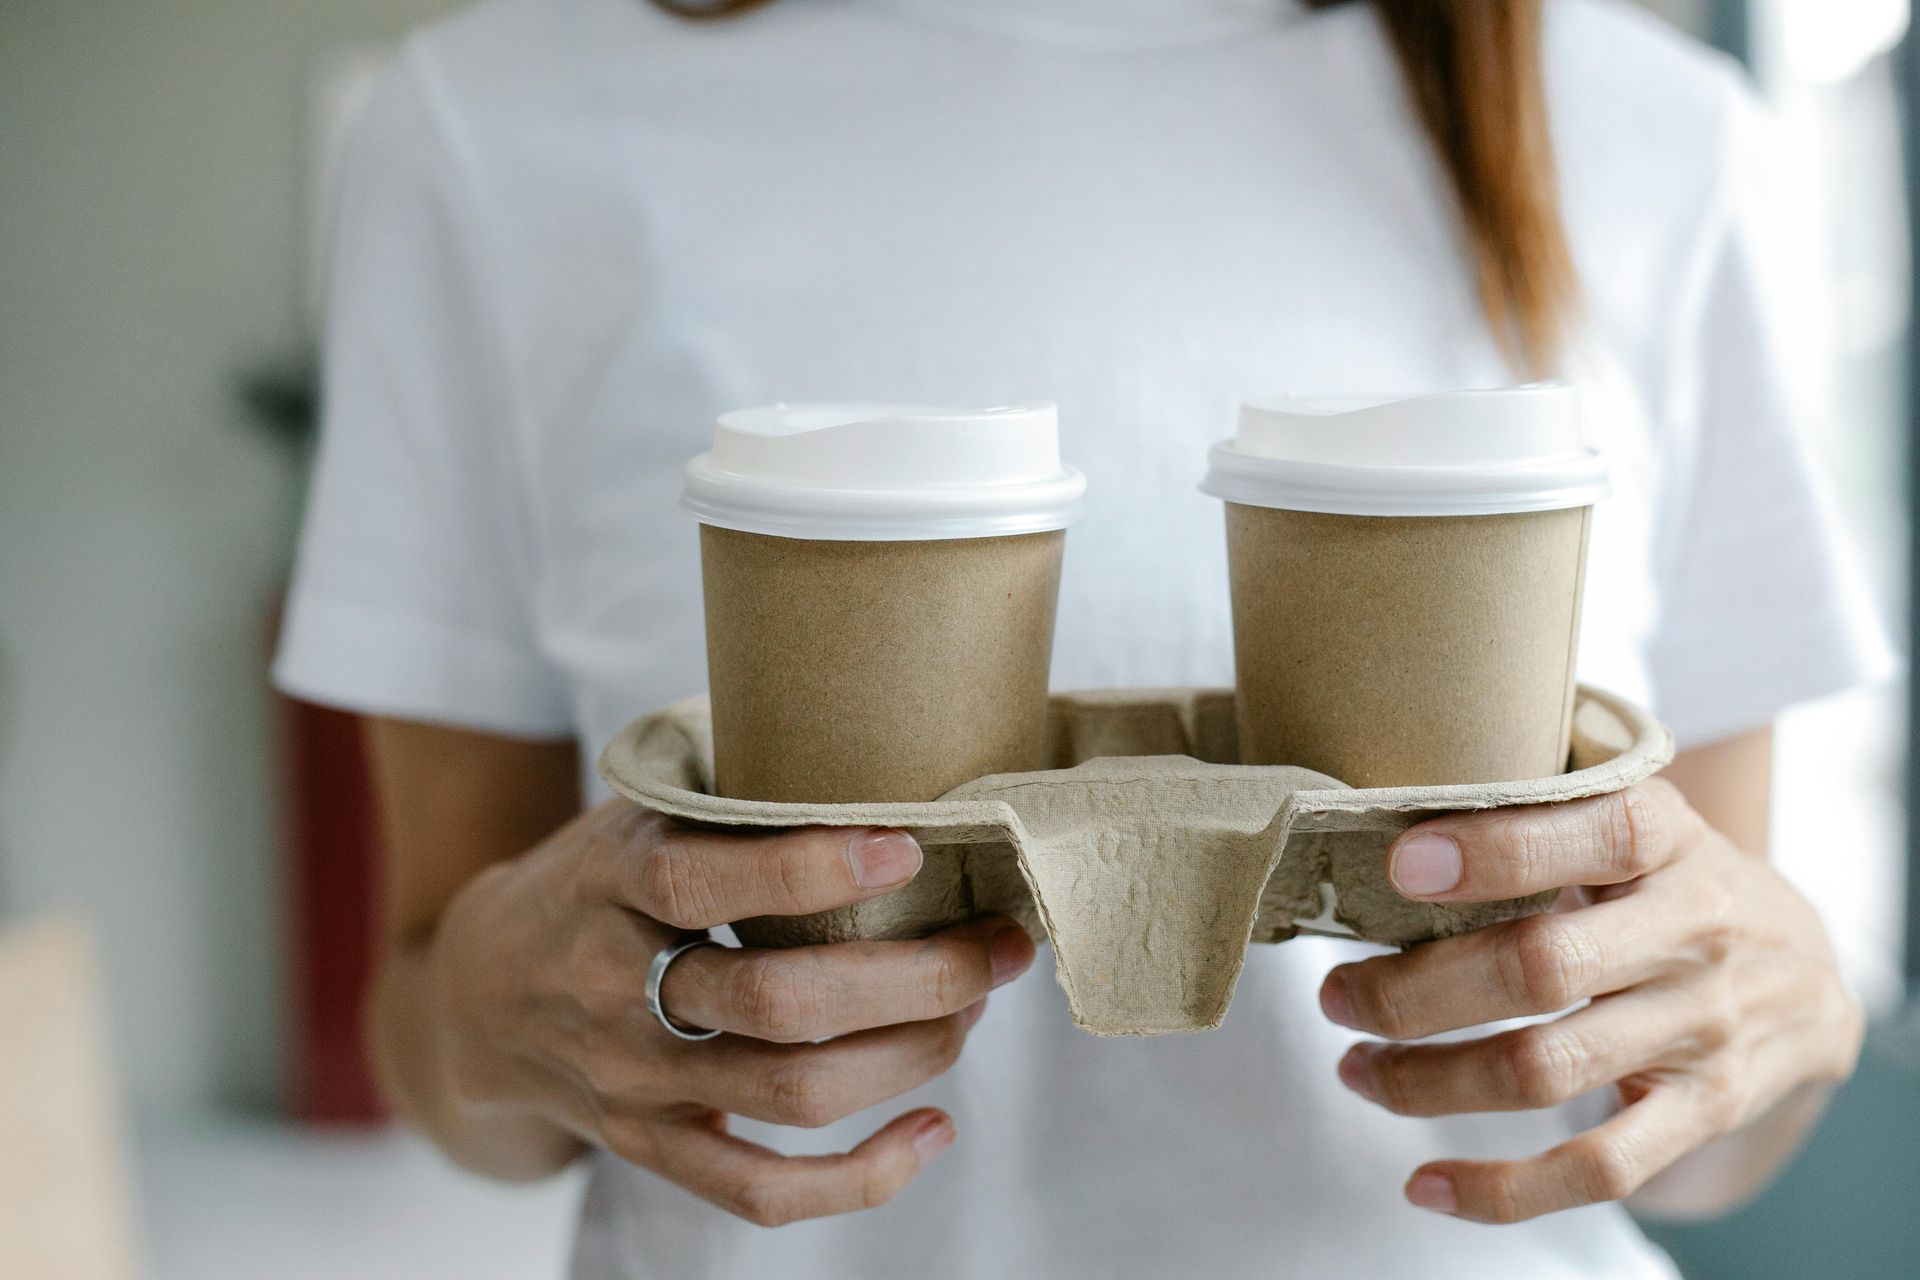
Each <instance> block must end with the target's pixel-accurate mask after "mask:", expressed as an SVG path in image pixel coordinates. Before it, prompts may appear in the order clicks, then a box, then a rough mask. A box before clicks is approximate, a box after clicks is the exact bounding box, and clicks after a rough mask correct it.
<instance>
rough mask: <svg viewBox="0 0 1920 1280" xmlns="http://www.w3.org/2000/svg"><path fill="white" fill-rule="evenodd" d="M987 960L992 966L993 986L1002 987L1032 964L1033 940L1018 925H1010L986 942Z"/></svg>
mask: <svg viewBox="0 0 1920 1280" xmlns="http://www.w3.org/2000/svg"><path fill="white" fill-rule="evenodd" d="M987 958H988V961H989V963H990V964H992V966H993V985H994V986H996V987H998V986H1003V985H1005V984H1006V983H1009V982H1012V981H1013V980H1014V979H1015V978H1017V977H1019V976H1020V975H1021V974H1023V973H1025V972H1026V971H1027V966H1028V965H1030V964H1032V963H1033V939H1031V938H1029V937H1027V931H1026V930H1025V929H1023V928H1021V927H1020V926H1019V925H1017V924H1010V925H1008V926H1006V927H1005V928H1004V929H1001V930H1000V931H999V932H998V933H996V934H994V935H993V937H992V939H991V940H989V941H988V943H987Z"/></svg>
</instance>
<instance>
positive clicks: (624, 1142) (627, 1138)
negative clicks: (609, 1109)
mask: <svg viewBox="0 0 1920 1280" xmlns="http://www.w3.org/2000/svg"><path fill="white" fill-rule="evenodd" d="M600 1138H601V1142H602V1144H603V1145H604V1146H605V1147H606V1149H607V1150H608V1151H611V1152H612V1153H613V1154H614V1155H616V1156H619V1157H620V1158H621V1159H622V1160H625V1161H626V1162H627V1163H629V1164H636V1165H639V1166H640V1167H642V1168H649V1167H651V1166H652V1164H653V1162H654V1143H653V1134H652V1132H651V1131H650V1130H649V1129H648V1128H647V1126H646V1124H645V1123H644V1122H643V1121H641V1120H640V1119H639V1118H638V1117H635V1116H628V1115H615V1116H607V1117H606V1118H604V1119H603V1120H602V1121H601V1124H600Z"/></svg>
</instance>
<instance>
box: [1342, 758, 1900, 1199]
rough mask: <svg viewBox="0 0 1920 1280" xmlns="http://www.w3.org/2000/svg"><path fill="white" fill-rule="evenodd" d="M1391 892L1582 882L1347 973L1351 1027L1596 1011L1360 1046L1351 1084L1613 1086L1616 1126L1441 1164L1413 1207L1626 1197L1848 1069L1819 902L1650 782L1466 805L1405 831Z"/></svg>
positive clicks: (1486, 1092)
mask: <svg viewBox="0 0 1920 1280" xmlns="http://www.w3.org/2000/svg"><path fill="white" fill-rule="evenodd" d="M1389 874H1390V876H1391V878H1392V880H1393V883H1394V886H1395V887H1396V888H1397V889H1398V890H1399V891H1400V892H1401V893H1402V894H1404V895H1405V896H1407V897H1409V898H1414V899H1417V900H1420V901H1426V902H1477V901H1491V900H1497V899H1502V898H1517V897H1521V896H1523V895H1525V894H1531V893H1538V892H1541V891H1543V890H1548V889H1566V890H1570V891H1571V892H1569V893H1566V894H1563V895H1562V898H1561V903H1560V906H1561V908H1562V909H1560V910H1556V911H1554V912H1550V913H1548V914H1545V915H1538V916H1532V917H1529V918H1526V919H1521V920H1514V921H1511V922H1508V923H1506V924H1499V925H1494V926H1491V927H1489V928H1485V929H1481V930H1478V931H1476V932H1473V933H1468V934H1462V935H1459V936H1457V937H1452V938H1445V939H1441V940H1439V941H1436V942H1429V943H1426V944H1424V945H1421V946H1418V947H1414V948H1412V949H1411V950H1408V951H1405V952H1401V953H1399V954H1397V955H1389V956H1380V957H1377V958H1374V959H1370V960H1364V961H1361V962H1359V963H1356V964H1346V965H1341V966H1340V967H1338V968H1336V969H1334V970H1333V972H1332V973H1330V974H1329V975H1328V976H1327V980H1326V983H1325V985H1324V986H1323V987H1322V988H1321V991H1320V1003H1321V1007H1322V1008H1323V1009H1324V1010H1325V1011H1326V1014H1327V1016H1328V1017H1329V1018H1332V1019H1333V1020H1334V1021H1335V1022H1337V1023H1339V1024H1341V1025H1342V1026H1347V1027H1352V1028H1354V1029H1355V1030H1357V1031H1365V1032H1369V1033H1371V1034H1373V1035H1377V1036H1383V1037H1386V1038H1387V1039H1388V1040H1413V1039H1418V1038H1420V1037H1423V1036H1430V1035H1435V1034H1437V1033H1439V1032H1443V1031H1452V1030H1456V1029H1458V1028H1462V1027H1472V1026H1478V1025H1480V1024H1482V1023H1486V1022H1492V1021H1495V1020H1497V1019H1502V1018H1514V1017H1520V1016H1522V1015H1528V1014H1543V1013H1552V1012H1554V1011H1556V1010H1560V1009H1564V1008H1566V1007H1568V1006H1569V1005H1572V1004H1575V1003H1577V1002H1579V1001H1582V1000H1587V1001H1590V1003H1588V1004H1587V1005H1586V1006H1585V1007H1584V1008H1581V1009H1578V1010H1576V1011H1575V1012H1573V1013H1569V1014H1567V1015H1566V1016H1564V1017H1562V1018H1559V1019H1558V1020H1556V1021H1553V1022H1546V1023H1540V1024H1536V1025H1532V1026H1526V1027H1522V1028H1519V1029H1516V1030H1510V1031H1504V1032H1500V1033H1498V1034H1496V1035H1491V1036H1487V1037H1485V1038H1482V1039H1478V1040H1469V1041H1463V1042H1458V1043H1444V1044H1429V1045H1396V1044H1379V1043H1374V1042H1368V1043H1362V1044H1358V1045H1355V1046H1354V1047H1353V1049H1351V1050H1350V1051H1349V1052H1348V1053H1347V1055H1346V1057H1344V1058H1343V1059H1341V1062H1340V1078H1341V1079H1342V1080H1343V1081H1344V1082H1345V1083H1346V1084H1347V1086H1348V1087H1349V1088H1352V1089H1353V1090H1355V1091H1356V1092H1358V1093H1360V1094H1361V1095H1363V1096H1365V1097H1367V1098H1369V1099H1371V1100H1373V1101H1375V1102H1377V1103H1379V1104H1380V1105H1381V1106H1383V1107H1386V1108H1387V1109H1388V1110H1390V1111H1395V1112H1399V1113H1400V1114H1402V1115H1409V1116H1439V1115H1451V1114H1454V1113H1458V1112H1467V1111H1522V1110H1531V1109H1534V1108H1540V1107H1551V1106H1555V1105H1557V1104H1559V1103H1562V1102H1566V1101H1568V1100H1569V1099H1572V1098H1574V1097H1577V1096H1578V1095H1580V1094H1583V1093H1585V1092H1587V1091H1588V1090H1590V1089H1594V1088H1597V1087H1599V1086H1601V1085H1607V1084H1613V1085H1616V1086H1617V1088H1618V1092H1619V1097H1620V1102H1621V1103H1622V1106H1621V1109H1620V1110H1619V1111H1618V1112H1617V1113H1616V1114H1614V1115H1613V1116H1611V1117H1610V1118H1609V1119H1607V1120H1606V1121H1605V1122H1604V1123H1602V1124H1600V1125H1597V1126H1596V1127H1594V1128H1592V1129H1589V1130H1587V1131H1586V1132H1584V1133H1581V1134H1578V1135H1576V1136H1575V1137H1573V1138H1572V1139H1570V1140H1569V1141H1567V1142H1564V1143H1562V1144H1560V1145H1559V1146H1557V1147H1555V1148H1553V1149H1552V1150H1550V1151H1547V1152H1545V1153H1543V1154H1541V1155H1537V1156H1533V1157H1531V1158H1529V1159H1523V1160H1442V1161H1435V1162H1433V1163H1430V1164H1427V1165H1424V1166H1422V1167H1421V1168H1420V1169H1418V1170H1416V1171H1415V1172H1414V1174H1413V1177H1412V1178H1411V1179H1410V1180H1409V1181H1408V1183H1407V1188H1406V1195H1407V1198H1408V1199H1409V1200H1411V1201H1412V1202H1413V1203H1415V1204H1417V1205H1420V1206H1422V1207H1424V1208H1428V1209H1434V1210H1437V1211H1439V1212H1443V1213H1451V1214H1455V1215H1457V1216H1459V1217H1462V1218H1468V1219H1472V1220H1474V1221H1476V1222H1518V1221H1521V1220H1522V1219H1526V1218H1532V1217H1535V1216H1537V1215H1539V1214H1543V1213H1551V1212H1554V1211H1555V1210H1558V1209H1569V1208H1573V1207H1574V1206H1576V1205H1583V1204H1590V1203H1593V1202H1595V1201H1600V1200H1617V1199H1621V1198H1624V1197H1626V1196H1628V1195H1631V1194H1632V1193H1633V1192H1634V1191H1636V1190H1638V1189H1639V1188H1640V1186H1641V1185H1642V1184H1643V1183H1645V1182H1646V1181H1647V1180H1648V1179H1649V1178H1651V1177H1653V1176H1654V1175H1655V1174H1657V1173H1659V1172H1660V1171H1661V1170H1662V1169H1665V1168H1666V1167H1668V1166H1669V1165H1671V1164H1673V1163H1674V1162H1675V1161H1676V1160H1678V1159H1679V1158H1680V1157H1682V1156H1684V1155H1686V1154H1687V1153H1689V1152H1691V1151H1693V1150H1694V1149H1695V1148H1697V1147H1700V1146H1702V1145H1703V1144H1705V1143H1707V1142H1708V1141H1710V1140H1711V1139H1713V1138H1716V1137H1719V1136H1720V1135H1722V1134H1726V1133H1730V1132H1732V1131H1734V1130H1737V1129H1739V1128H1741V1127H1742V1126H1744V1125H1746V1124H1748V1123H1750V1122H1751V1121H1753V1120H1755V1119H1756V1118H1757V1117H1760V1116H1762V1115H1764V1114H1765V1113H1767V1112H1768V1111H1769V1110H1770V1109H1771V1108H1773V1107H1774V1106H1775V1105H1776V1104H1778V1103H1780V1102H1781V1101H1782V1100H1784V1099H1785V1098H1786V1097H1787V1096H1788V1095H1789V1094H1790V1093H1792V1092H1793V1091H1794V1090H1795V1089H1796V1088H1798V1087H1800V1086H1802V1085H1807V1084H1811V1083H1815V1082H1834V1081H1839V1080H1843V1079H1845V1078H1846V1077H1847V1076H1848V1075H1850V1074H1851V1073H1852V1071H1853V1066H1854V1061H1855V1059H1856V1058H1857V1057H1858V1055H1859V1051H1860V1041H1861V1036H1862V1025H1863V1019H1862V1016H1861V1012H1860V1009H1859V1006H1858V1005H1857V1004H1856V1003H1855V1001H1854V1000H1853V998H1852V997H1851V996H1850V995H1849V994H1848V992H1847V991H1846V989H1845V987H1844V986H1843V985H1842V983H1841V980H1840V977H1839V974H1838V971H1837V970H1836V967H1835V964H1834V957H1833V951H1832V948H1831V947H1830V946H1829V944H1828V941H1827V938H1826V934H1825V932H1824V931H1823V930H1822V928H1821V925H1820V922H1819V920H1818V919H1817V918H1816V917H1815V915H1814V912H1813V909H1812V908H1811V907H1810V906H1809V905H1808V904H1807V902H1806V900H1805V899H1803V898H1802V897H1801V896H1800V895H1799V894H1798V893H1796V892H1795V891H1794V889H1793V888H1792V887H1791V886H1790V885H1789V884H1788V883H1787V882H1786V880H1785V879H1783V878H1782V877H1781V876H1780V874H1779V873H1778V872H1777V871H1775V870H1774V869H1773V868H1772V867H1771V866H1769V865H1768V864H1767V862H1766V860H1765V859H1764V858H1761V857H1758V856H1755V855H1752V854H1748V853H1744V852H1742V851H1741V850H1739V849H1737V848H1735V847H1734V846H1733V844H1732V843H1731V842H1729V841H1728V840H1727V839H1726V838H1725V837H1724V836H1722V835H1721V834H1720V833H1719V832H1717V831H1715V830H1714V829H1713V828H1712V827H1710V826H1708V825H1707V824H1706V822H1705V821H1704V820H1702V819H1701V818H1700V816H1699V815H1698V814H1696V813H1695V812H1694V811H1693V810H1692V809H1691V808H1690V807H1689V806H1688V804H1687V802H1686V801H1685V799H1683V798H1682V796H1681V794H1680V792H1679V791H1678V789H1676V788H1675V787H1673V786H1672V785H1670V784H1668V783H1666V782H1664V781H1662V780H1660V779H1657V778H1656V779H1652V780H1650V781H1647V782H1643V783H1641V784H1640V785H1638V786H1636V787H1633V788H1630V789H1629V790H1626V791H1622V792H1618V793H1616V794H1613V795H1608V796H1597V797H1594V798H1592V799H1588V800H1578V801H1572V802H1569V803H1565V804H1556V805H1535V806H1529V807H1524V808H1512V809H1495V810H1489V811H1486V812H1483V813H1463V814H1453V815H1449V816H1446V817H1442V818H1436V819H1434V820H1432V821H1429V822H1424V823H1421V824H1420V825H1418V826H1416V827H1412V828H1410V829H1409V830H1408V831H1406V832H1405V833H1404V834H1403V835H1402V836H1401V837H1400V838H1399V839H1398V840H1397V841H1395V843H1394V846H1393V849H1392V852H1391V855H1390V862H1389Z"/></svg>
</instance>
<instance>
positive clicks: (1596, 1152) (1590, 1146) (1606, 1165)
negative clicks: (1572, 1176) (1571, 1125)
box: [1579, 1137, 1645, 1202]
mask: <svg viewBox="0 0 1920 1280" xmlns="http://www.w3.org/2000/svg"><path fill="white" fill-rule="evenodd" d="M1579 1169H1580V1180H1581V1183H1582V1184H1583V1185H1582V1188H1581V1190H1582V1191H1583V1192H1584V1193H1585V1194H1586V1196H1587V1198H1588V1200H1589V1202H1598V1201H1602V1200H1624V1199H1626V1198H1627V1197H1628V1196H1630V1195H1632V1194H1633V1193H1634V1192H1636V1191H1638V1190H1639V1189H1640V1184H1641V1183H1642V1182H1643V1181H1645V1179H1644V1177H1643V1176H1642V1174H1641V1172H1640V1158H1639V1155H1638V1153H1636V1152H1635V1151H1634V1150H1633V1148H1632V1146H1631V1145H1630V1144H1628V1143H1626V1142H1623V1141H1621V1140H1620V1139H1619V1138H1615V1137H1594V1138H1590V1139H1588V1140H1587V1141H1586V1142H1585V1143H1584V1144H1583V1150H1582V1151H1581V1153H1580V1162H1579Z"/></svg>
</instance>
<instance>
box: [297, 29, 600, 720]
mask: <svg viewBox="0 0 1920 1280" xmlns="http://www.w3.org/2000/svg"><path fill="white" fill-rule="evenodd" d="M462 161H463V153H462V152H460V150H459V149H458V148H457V147H456V146H455V145H454V142H453V139H452V136H451V135H450V133H449V130H448V127H447V122H446V117H445V115H444V113H443V111H442V109H441V107H440V104H439V101H438V99H437V98H436V97H435V95H434V90H433V85H432V82H431V80H430V78H429V75H428V73H427V71H426V69H425V68H423V67H421V66H420V65H418V64H417V60H416V58H415V57H414V56H412V54H411V53H403V54H402V55H401V56H400V57H399V58H397V59H396V61H395V65H394V67H393V68H392V69H391V70H390V71H389V72H388V73H387V74H386V76H385V77H384V79H383V80H382V82H381V83H380V85H379V87H378V88H377V89H376V90H375V92H374V94H373V95H372V98H371V100H370V102H369V104H368V106H367V107H366V109H365V111H364V112H363V114H362V115H361V117H360V119H359V121H358V123H357V125H356V127H355V130H354V132H353V135H352V137H351V139H350V141H349V143H348V148H347V154H346V158H345V161H344V165H343V172H342V177H341V183H340V187H339V190H338V193H337V204H336V206H335V215H336V220H335V236H334V241H333V245H332V255H331V261H330V265H329V274H328V299H327V310H328V315H327V323H326V334H325V342H324V351H323V381H322V401H321V403H322V411H321V414H322V423H321V436H320V444H319V450H318V456H317V460H316V464H315V471H314V479H313V486H312V491H311V496H310V498H309V502H308V508H307V513H306V519H305V525H304V528H303V531H302V536H301V540H300V549H299V555H298V561H297V565H296V569H295V574H294V580H293V586H292V590H291V594H290V597H289V600H288V606H287V610H286V616H285V623H284V627H283V630H282V634H281V639H280V649H279V653H278V655H277V658H276V661H275V666H274V676H275V680H276V682H277V683H278V685H279V686H280V687H281V688H282V689H284V690H285V691H287V692H289V693H291V694H294V695H296V696H299V697H304V698H308V699H312V700H314V701H317V702H322V703H326V704H329V705H334V706H339V707H344V708H348V709H351V710H356V711H363V712H368V713H374V714H381V715H392V716H400V717H406V718H410V719H420V720H431V721H438V722H443V723H450V724H457V725H462V726H468V727H472V728H478V729H485V730H489V731H493V732H499V733H505V734H512V735H519V736H528V737H539V736H558V735H562V734H565V733H567V732H569V731H570V719H569V715H568V705H567V698H566V693H565V688H564V685H563V684H562V682H561V681H560V679H559V678H558V676H557V673H556V671H555V669H554V668H553V667H552V665H551V664H550V663H549V662H548V661H547V660H546V659H545V658H544V656H543V654H542V652H541V648H540V644H539V641H538V633H537V629H536V626H535V623H534V610H533V601H534V598H535V592H534V567H535V560H534V556H533V546H532V537H531V535H530V528H531V525H530V521H529V511H528V502H527V492H528V483H527V480H528V477H527V475H526V472H525V468H524V465H523V463H522V460H521V456H520V450H519V448H518V447H517V445H516V440H517V438H518V437H517V435H516V430H517V424H516V422H515V420H514V409H513V405H514V398H515V386H514V373H513V361H512V358H511V351H510V350H509V345H510V344H509V343H508V342H507V341H506V339H505V332H506V330H505V325H506V321H507V316H506V314H505V310H504V308H503V306H502V302H501V298H500V296H499V293H498V281H497V280H496V278H495V276H494V274H493V273H494V269H495V268H496V267H497V265H498V264H497V263H494V262H491V261H490V260H489V257H488V254H487V248H488V245H487V243H486V241H485V237H484V235H483V234H482V226H481V222H480V219H481V217H482V215H483V213H484V202H483V201H482V200H480V199H479V197H478V195H477V193H476V190H475V188H474V185H473V180H472V176H471V170H470V169H469V168H468V167H466V166H465V165H463V163H462Z"/></svg>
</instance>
